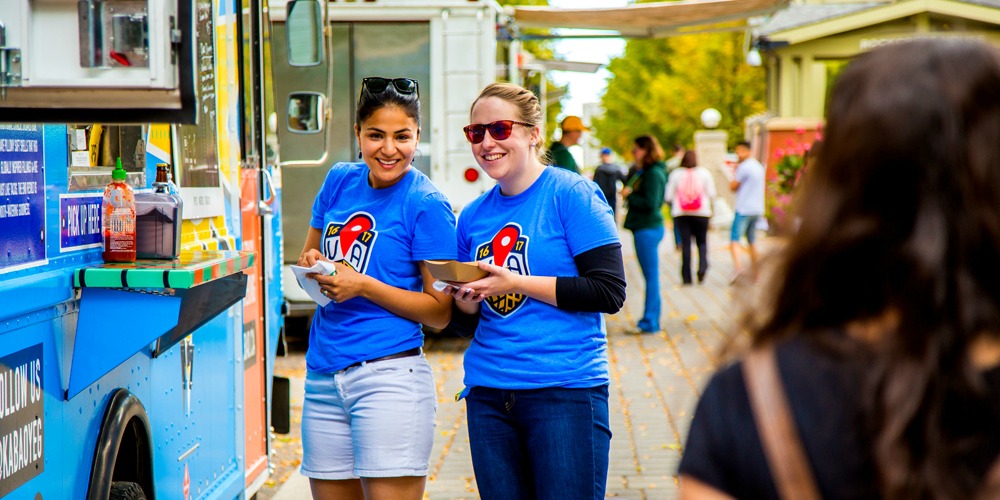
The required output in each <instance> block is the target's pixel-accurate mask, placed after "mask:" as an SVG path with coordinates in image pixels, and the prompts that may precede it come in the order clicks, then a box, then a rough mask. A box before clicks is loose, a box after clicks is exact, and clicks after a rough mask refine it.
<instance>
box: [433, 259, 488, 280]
mask: <svg viewBox="0 0 1000 500" xmlns="http://www.w3.org/2000/svg"><path fill="white" fill-rule="evenodd" d="M424 262H425V263H426V264H427V269H428V270H429V271H430V272H431V276H433V277H434V279H436V280H439V281H447V282H450V283H468V282H470V281H476V280H478V279H480V278H485V277H487V276H489V275H490V273H488V272H486V271H483V270H482V269H479V266H477V265H476V263H475V262H459V261H457V260H425V261H424Z"/></svg>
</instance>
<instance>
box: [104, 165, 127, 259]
mask: <svg viewBox="0 0 1000 500" xmlns="http://www.w3.org/2000/svg"><path fill="white" fill-rule="evenodd" d="M126 177H128V175H127V174H126V173H125V169H123V168H122V159H121V158H118V160H117V161H116V162H115V169H114V171H112V172H111V184H108V187H106V188H104V204H103V210H102V212H101V226H102V229H103V232H102V234H103V235H104V253H103V254H102V257H103V258H104V262H135V247H136V245H135V191H133V189H132V186H129V185H128V183H126V182H125V178H126Z"/></svg>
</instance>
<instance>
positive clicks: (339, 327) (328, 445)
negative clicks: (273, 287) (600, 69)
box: [298, 78, 456, 500]
mask: <svg viewBox="0 0 1000 500" xmlns="http://www.w3.org/2000/svg"><path fill="white" fill-rule="evenodd" d="M354 130H355V134H356V136H357V140H358V147H359V148H360V150H361V157H362V159H363V161H360V162H357V163H338V164H336V165H334V166H333V168H331V169H330V172H329V174H327V177H326V181H324V183H323V186H322V187H321V188H320V191H319V194H317V195H316V201H315V202H314V204H313V217H312V220H311V222H310V228H309V233H308V235H307V237H306V244H305V248H303V250H302V255H301V256H300V257H299V262H298V263H299V265H301V266H312V265H313V264H315V263H316V261H320V260H322V261H332V262H335V264H334V265H335V266H336V273H335V274H332V275H329V276H325V275H310V276H312V277H313V278H315V279H316V281H317V282H319V284H320V288H321V289H322V291H323V294H324V295H326V296H327V297H329V298H330V299H331V300H332V302H330V304H328V305H326V306H321V307H318V308H317V309H316V314H315V315H314V317H313V323H312V327H311V328H310V331H309V350H308V351H307V352H306V365H307V368H308V373H307V376H306V387H305V391H306V396H305V404H304V406H303V410H302V441H303V458H302V474H304V475H306V476H308V477H309V478H310V486H311V488H312V494H313V498H317V499H338V500H340V499H363V498H367V499H387V500H400V499H412V500H417V499H420V498H421V497H422V496H423V490H424V485H425V483H426V476H427V470H428V463H429V459H430V452H431V445H432V443H433V432H434V416H435V413H436V410H437V404H436V397H435V392H434V379H433V375H432V373H431V368H430V366H429V365H428V363H427V360H426V358H425V357H424V355H423V354H422V352H421V346H422V344H423V334H422V333H421V324H425V325H429V326H433V327H438V328H442V327H444V326H445V325H447V324H448V321H449V320H450V318H451V303H452V299H451V297H449V296H448V295H447V294H444V293H439V292H436V291H434V290H433V288H432V287H431V284H432V283H433V282H434V280H433V278H431V276H430V273H429V272H428V271H427V268H426V266H425V265H424V263H423V262H422V261H423V260H424V259H454V258H455V256H456V253H455V244H454V242H455V217H454V215H453V214H452V211H451V206H450V205H449V204H448V201H447V200H446V199H445V197H444V196H443V195H442V194H441V193H440V192H438V190H437V189H436V188H435V187H434V185H433V184H431V182H430V180H429V179H428V178H427V177H426V176H425V175H423V174H422V173H420V172H419V171H418V170H416V169H415V168H413V166H412V162H413V157H414V155H415V153H416V147H417V143H418V142H419V139H420V104H419V101H418V95H417V82H416V80H411V79H408V78H396V79H386V78H365V79H364V80H363V83H362V87H361V97H360V99H359V100H358V108H357V116H356V120H355V124H354Z"/></svg>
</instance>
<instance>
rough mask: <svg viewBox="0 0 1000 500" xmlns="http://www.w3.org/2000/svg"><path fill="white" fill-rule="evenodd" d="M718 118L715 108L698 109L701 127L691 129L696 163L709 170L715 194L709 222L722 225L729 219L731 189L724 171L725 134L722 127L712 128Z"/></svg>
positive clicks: (730, 221)
mask: <svg viewBox="0 0 1000 500" xmlns="http://www.w3.org/2000/svg"><path fill="white" fill-rule="evenodd" d="M720 122H722V113H720V112H719V110H717V109H715V108H706V109H705V110H704V111H702V112H701V124H702V125H703V126H704V127H705V129H704V130H698V131H696V132H695V133H694V151H695V154H697V155H698V164H699V165H701V166H702V167H705V168H707V169H708V171H709V172H711V173H712V179H713V180H714V181H715V188H716V191H717V193H718V197H717V198H716V200H715V202H714V203H713V204H712V209H713V210H712V212H713V213H712V221H711V224H712V226H726V225H729V224H732V221H733V210H732V208H731V207H732V206H733V200H734V197H733V193H732V192H731V191H730V190H729V175H728V174H727V172H726V168H727V167H726V151H727V149H726V147H727V142H728V140H729V134H728V133H726V131H725V130H714V129H715V128H716V127H718V126H719V123H720Z"/></svg>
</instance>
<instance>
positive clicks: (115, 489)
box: [108, 481, 146, 500]
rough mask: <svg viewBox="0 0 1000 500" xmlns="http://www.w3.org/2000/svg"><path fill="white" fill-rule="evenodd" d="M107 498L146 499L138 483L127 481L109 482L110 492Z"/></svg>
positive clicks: (114, 499)
mask: <svg viewBox="0 0 1000 500" xmlns="http://www.w3.org/2000/svg"><path fill="white" fill-rule="evenodd" d="M108 499H109V500H146V493H145V492H144V491H142V486H139V483H131V482H128V481H115V482H113V483H111V494H110V495H109V496H108Z"/></svg>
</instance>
